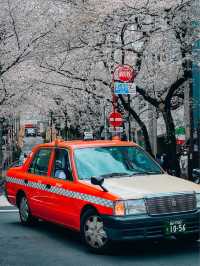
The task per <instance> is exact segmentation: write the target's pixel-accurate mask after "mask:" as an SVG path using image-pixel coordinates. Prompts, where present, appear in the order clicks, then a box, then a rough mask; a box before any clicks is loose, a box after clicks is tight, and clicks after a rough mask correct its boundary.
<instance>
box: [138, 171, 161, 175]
mask: <svg viewBox="0 0 200 266" xmlns="http://www.w3.org/2000/svg"><path fill="white" fill-rule="evenodd" d="M143 174H145V175H160V174H162V173H161V172H157V171H139V172H135V173H133V175H143Z"/></svg>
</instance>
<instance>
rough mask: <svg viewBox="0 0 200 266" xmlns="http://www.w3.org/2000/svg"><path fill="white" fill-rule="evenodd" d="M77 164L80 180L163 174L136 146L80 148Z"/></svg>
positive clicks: (77, 150) (76, 156)
mask: <svg viewBox="0 0 200 266" xmlns="http://www.w3.org/2000/svg"><path fill="white" fill-rule="evenodd" d="M75 163H76V168H77V173H78V177H79V179H90V178H91V177H92V176H96V177H97V176H103V177H104V178H112V177H119V178H122V177H125V176H134V175H140V174H142V175H145V174H146V175H148V174H162V173H163V171H162V169H161V167H160V166H159V165H158V164H157V163H156V162H155V161H154V160H153V159H152V158H151V157H150V156H149V155H148V154H147V153H146V152H144V151H143V150H142V149H141V148H139V147H134V146H111V147H110V146H109V147H91V148H88V147H87V148H78V149H76V150H75Z"/></svg>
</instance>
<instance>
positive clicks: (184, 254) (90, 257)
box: [0, 207, 200, 266]
mask: <svg viewBox="0 0 200 266" xmlns="http://www.w3.org/2000/svg"><path fill="white" fill-rule="evenodd" d="M5 209H6V210H8V212H7V211H6V210H5ZM0 210H1V212H0V266H35V265H40V266H43V265H44V266H45V265H48V266H51V265H60V266H62V265H74V266H77V265H79V266H81V265H96V266H97V265H98V266H100V265H102V266H111V265H135V266H146V265H148V266H153V265H156V266H171V265H176V266H179V265H180V266H197V265H199V263H200V253H199V248H200V242H197V243H196V244H192V245H189V244H186V243H180V242H176V241H173V240H169V241H165V242H164V241H163V242H161V243H151V242H148V243H147V242H140V243H133V242H130V243H123V244H119V245H117V246H116V247H115V248H114V250H113V251H112V253H111V254H107V255H96V254H92V253H90V252H89V251H88V250H87V249H86V248H85V247H84V245H83V244H82V243H81V241H80V238H79V234H77V233H74V232H71V231H70V230H68V229H65V228H62V227H60V226H57V225H53V224H50V223H46V222H39V224H38V225H36V226H34V227H24V226H22V225H21V224H20V223H19V218H18V213H17V210H16V212H13V210H14V209H13V208H12V207H1V208H0ZM3 210H4V212H3Z"/></svg>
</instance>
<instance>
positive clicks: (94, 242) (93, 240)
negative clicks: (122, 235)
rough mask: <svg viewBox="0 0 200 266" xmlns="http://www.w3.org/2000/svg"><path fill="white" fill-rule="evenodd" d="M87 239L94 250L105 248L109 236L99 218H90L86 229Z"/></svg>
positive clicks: (86, 223)
mask: <svg viewBox="0 0 200 266" xmlns="http://www.w3.org/2000/svg"><path fill="white" fill-rule="evenodd" d="M84 233H85V239H86V241H87V243H88V244H89V245H90V246H91V247H93V248H101V247H103V246H104V245H105V244H106V242H107V240H108V237H107V234H106V232H105V230H104V228H103V222H102V220H101V218H100V217H99V216H96V215H94V216H90V217H89V218H88V219H87V220H86V222H85V227H84Z"/></svg>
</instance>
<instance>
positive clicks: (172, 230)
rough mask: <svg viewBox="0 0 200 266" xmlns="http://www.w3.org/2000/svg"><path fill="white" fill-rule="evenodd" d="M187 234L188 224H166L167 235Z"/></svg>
mask: <svg viewBox="0 0 200 266" xmlns="http://www.w3.org/2000/svg"><path fill="white" fill-rule="evenodd" d="M184 232H186V224H185V223H184V222H183V221H181V220H178V221H169V222H167V223H166V224H165V234H166V235H171V234H180V233H184Z"/></svg>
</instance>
